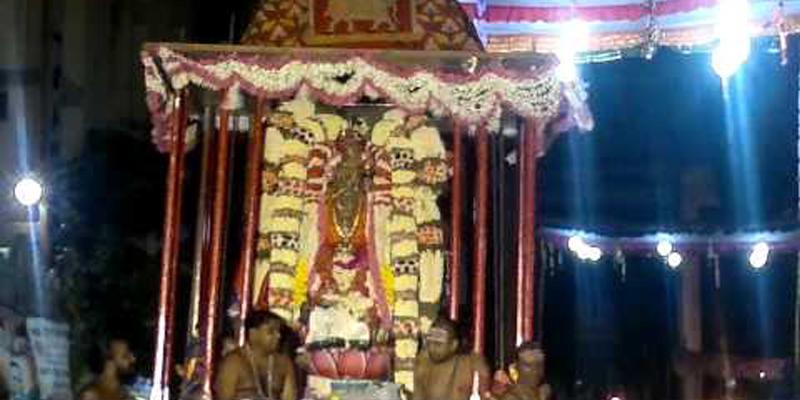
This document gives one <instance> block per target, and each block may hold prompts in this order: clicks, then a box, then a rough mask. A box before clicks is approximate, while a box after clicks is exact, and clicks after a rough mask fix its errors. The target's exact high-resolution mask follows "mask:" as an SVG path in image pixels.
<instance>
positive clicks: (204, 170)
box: [188, 107, 214, 342]
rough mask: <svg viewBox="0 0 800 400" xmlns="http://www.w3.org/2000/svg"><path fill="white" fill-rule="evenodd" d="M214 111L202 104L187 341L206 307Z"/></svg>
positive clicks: (195, 332)
mask: <svg viewBox="0 0 800 400" xmlns="http://www.w3.org/2000/svg"><path fill="white" fill-rule="evenodd" d="M212 118H213V112H212V110H211V107H205V110H204V111H203V136H202V139H201V140H202V141H203V148H202V153H201V161H200V163H201V165H200V190H199V193H198V196H197V198H198V200H197V219H196V221H195V225H196V226H195V252H194V271H193V273H192V293H191V303H190V306H189V337H188V339H189V342H191V341H193V340H198V339H199V338H200V332H201V327H200V318H201V314H203V311H204V310H205V306H204V303H203V300H202V299H203V291H204V289H203V282H205V274H206V265H207V264H208V263H207V261H208V245H209V243H208V237H209V215H210V214H211V212H210V209H209V208H210V207H209V204H211V197H210V192H211V187H212V185H213V183H214V182H213V179H212V177H213V175H212V173H211V171H212V170H213V165H214V154H213V152H212V149H213V147H214V127H213V123H212Z"/></svg>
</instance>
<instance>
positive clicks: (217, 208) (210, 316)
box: [203, 108, 231, 396]
mask: <svg viewBox="0 0 800 400" xmlns="http://www.w3.org/2000/svg"><path fill="white" fill-rule="evenodd" d="M229 121H230V111H229V110H225V109H222V108H221V109H220V111H219V134H218V137H217V160H216V161H217V162H216V164H217V165H216V167H217V169H216V171H215V178H214V182H215V184H214V198H213V203H212V211H211V212H212V216H211V238H210V243H211V245H210V254H209V266H208V285H207V286H206V288H207V307H208V310H207V312H206V323H205V332H204V337H203V339H204V345H205V359H204V367H205V371H206V373H205V375H204V377H203V391H204V393H205V394H207V395H209V396H211V394H212V385H213V379H214V372H215V369H216V361H217V354H216V353H215V352H214V348H215V345H216V342H217V328H218V326H219V321H218V315H220V314H219V311H220V304H219V294H220V283H221V282H220V278H221V275H222V273H221V272H222V261H223V259H224V255H225V248H224V247H225V226H226V219H227V215H226V214H227V200H228V172H229V171H228V161H229V160H228V159H229V152H230V142H231V137H230V134H229V132H228V123H229Z"/></svg>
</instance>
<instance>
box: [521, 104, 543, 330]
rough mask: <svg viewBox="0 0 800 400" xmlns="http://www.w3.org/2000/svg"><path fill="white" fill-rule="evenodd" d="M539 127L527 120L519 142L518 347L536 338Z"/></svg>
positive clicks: (533, 121) (534, 122) (535, 122)
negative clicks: (535, 285)
mask: <svg viewBox="0 0 800 400" xmlns="http://www.w3.org/2000/svg"><path fill="white" fill-rule="evenodd" d="M538 126H539V125H538V124H537V121H535V120H526V121H525V126H524V129H523V130H522V135H521V136H520V140H519V150H518V151H517V153H518V154H519V162H518V171H519V223H518V225H517V282H516V283H517V285H516V286H517V290H516V295H517V301H516V310H517V311H516V314H517V323H516V332H517V335H516V336H517V345H519V344H521V343H522V342H524V341H526V340H531V339H533V336H534V323H533V321H534V313H535V309H536V306H535V303H536V302H535V298H536V293H535V291H536V289H535V287H534V277H535V274H536V271H535V262H536V259H535V255H534V253H535V247H536V239H535V236H534V234H535V232H534V230H535V229H536V220H535V218H536V217H535V215H536V214H535V212H536V209H535V208H536V148H537V139H538V134H539V132H538V129H539V128H538Z"/></svg>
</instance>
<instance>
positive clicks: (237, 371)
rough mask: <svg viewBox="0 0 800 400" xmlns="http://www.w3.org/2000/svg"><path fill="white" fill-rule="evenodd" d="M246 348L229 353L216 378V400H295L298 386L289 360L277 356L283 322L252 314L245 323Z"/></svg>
mask: <svg viewBox="0 0 800 400" xmlns="http://www.w3.org/2000/svg"><path fill="white" fill-rule="evenodd" d="M245 328H246V330H247V344H246V345H245V346H244V347H242V348H239V349H236V350H233V351H231V352H230V353H228V354H227V355H226V356H225V358H224V359H223V360H222V363H221V365H220V368H219V372H218V374H217V382H216V396H215V397H214V398H215V399H217V400H244V399H249V400H265V399H280V400H294V399H295V397H296V396H297V386H296V383H295V376H294V365H293V364H292V361H291V359H290V358H289V357H288V356H286V355H284V354H281V353H280V344H281V330H282V329H283V328H284V324H283V320H282V319H281V318H280V317H279V316H277V315H275V314H273V313H271V312H265V311H254V312H252V313H250V315H248V316H247V319H246V320H245Z"/></svg>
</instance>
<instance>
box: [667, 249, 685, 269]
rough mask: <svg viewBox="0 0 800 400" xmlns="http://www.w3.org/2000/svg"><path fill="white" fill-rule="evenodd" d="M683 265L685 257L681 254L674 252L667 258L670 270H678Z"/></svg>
mask: <svg viewBox="0 0 800 400" xmlns="http://www.w3.org/2000/svg"><path fill="white" fill-rule="evenodd" d="M681 264H683V256H682V255H681V253H678V252H672V253H670V254H669V255H668V256H667V265H669V267H670V268H672V269H675V268H678V267H680V266H681Z"/></svg>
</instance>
